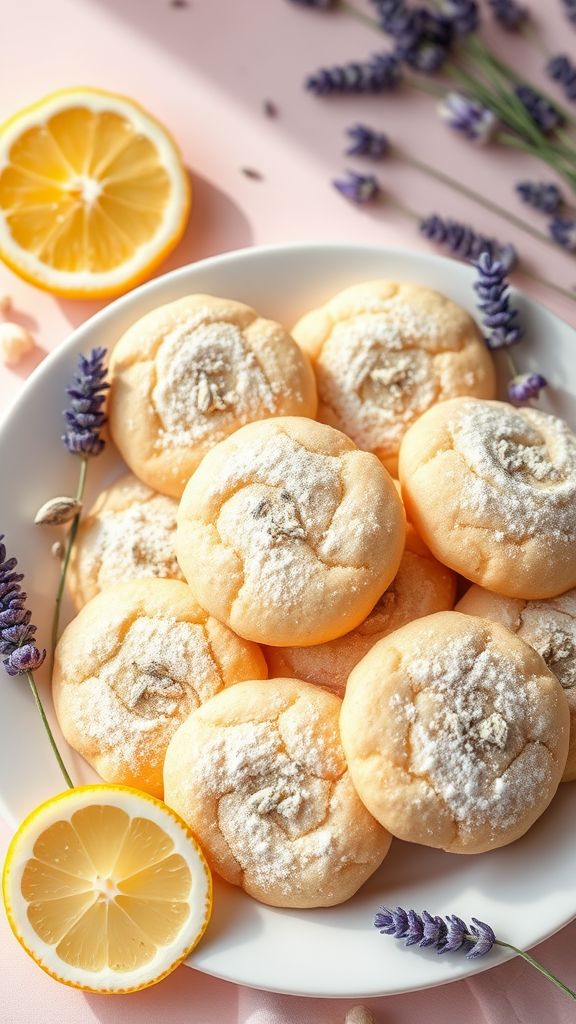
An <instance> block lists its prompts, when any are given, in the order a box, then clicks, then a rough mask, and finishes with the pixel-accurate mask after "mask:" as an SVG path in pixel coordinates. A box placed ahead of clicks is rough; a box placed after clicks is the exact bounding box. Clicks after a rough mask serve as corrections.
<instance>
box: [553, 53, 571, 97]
mask: <svg viewBox="0 0 576 1024" xmlns="http://www.w3.org/2000/svg"><path fill="white" fill-rule="evenodd" d="M546 71H547V72H548V74H549V75H550V78H552V79H553V80H554V81H555V82H558V83H559V84H560V85H561V86H562V87H563V89H564V93H565V95H566V96H567V97H568V99H569V100H576V64H573V63H572V61H571V60H570V58H569V57H567V56H566V54H563V53H560V54H558V56H557V57H552V59H551V60H549V61H548V63H547V65H546Z"/></svg>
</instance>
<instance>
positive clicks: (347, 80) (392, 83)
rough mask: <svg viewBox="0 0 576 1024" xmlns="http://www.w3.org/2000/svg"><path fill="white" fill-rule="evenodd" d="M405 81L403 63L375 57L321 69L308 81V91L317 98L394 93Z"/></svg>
mask: <svg viewBox="0 0 576 1024" xmlns="http://www.w3.org/2000/svg"><path fill="white" fill-rule="evenodd" d="M401 81H402V68H401V65H400V61H399V60H398V59H397V58H396V57H395V56H394V55H393V54H391V53H382V54H375V55H374V56H373V57H372V58H371V60H369V61H364V62H360V61H352V62H350V63H348V64H339V65H336V66H334V67H330V68H319V69H318V71H316V72H315V73H314V74H313V75H310V76H309V77H308V78H307V79H306V83H305V85H306V88H307V89H308V90H309V91H310V92H313V93H316V95H317V96H329V95H331V94H333V93H338V94H343V93H380V92H394V90H395V89H397V88H398V87H399V85H400V83H401Z"/></svg>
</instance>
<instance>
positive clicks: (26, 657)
mask: <svg viewBox="0 0 576 1024" xmlns="http://www.w3.org/2000/svg"><path fill="white" fill-rule="evenodd" d="M45 657H46V651H45V650H44V651H40V650H38V648H37V647H34V645H33V644H24V646H23V647H17V648H16V650H15V651H12V653H11V654H10V655H9V657H8V658H5V659H4V664H5V666H6V671H7V673H8V675H10V676H18V675H20V673H21V672H33V671H34V670H35V669H37V668H40V665H41V664H42V662H43V661H44V659H45Z"/></svg>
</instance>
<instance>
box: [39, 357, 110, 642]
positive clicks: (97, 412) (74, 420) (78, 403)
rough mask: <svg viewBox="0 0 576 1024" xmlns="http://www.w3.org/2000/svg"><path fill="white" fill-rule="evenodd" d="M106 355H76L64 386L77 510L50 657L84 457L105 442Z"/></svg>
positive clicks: (81, 490)
mask: <svg viewBox="0 0 576 1024" xmlns="http://www.w3.org/2000/svg"><path fill="white" fill-rule="evenodd" d="M105 355H106V349H105V348H93V349H92V351H91V352H90V355H89V356H83V355H79V356H78V368H77V370H76V373H75V374H74V376H73V377H72V382H71V384H70V385H69V387H67V388H66V394H67V395H68V397H69V398H70V404H69V408H68V409H66V410H65V412H64V419H65V420H66V424H67V429H66V431H65V433H64V434H63V435H62V441H63V443H64V445H65V447H66V448H67V450H68V451H69V452H70V453H71V454H72V455H79V456H80V471H79V476H78V485H77V488H76V494H75V496H74V499H73V500H74V501H75V502H77V507H78V511H77V512H76V515H75V516H74V518H73V519H72V522H71V525H70V530H69V532H68V537H67V540H66V547H65V550H64V555H63V558H62V565H61V567H60V578H59V580H58V589H57V591H56V599H55V604H54V615H53V618H52V633H51V643H52V657H54V651H55V649H56V643H57V641H58V627H59V621H60V607H61V604H62V596H63V593H64V584H65V581H66V573H67V571H68V564H69V562H70V555H71V552H72V546H73V544H74V541H75V539H76V534H77V532H78V526H79V523H80V515H81V511H82V505H81V502H82V497H83V495H84V487H85V485H86V473H87V469H88V460H89V459H90V458H92V457H95V456H97V455H100V454H101V452H102V451H103V449H104V445H105V441H104V439H103V438H102V437H101V436H100V432H101V430H102V427H103V426H104V424H105V423H106V419H107V417H106V415H105V413H104V412H103V405H104V402H105V392H106V391H107V389H108V388H109V387H110V385H109V384H108V382H107V380H106V377H107V373H108V370H107V368H106V366H105V364H104V357H105Z"/></svg>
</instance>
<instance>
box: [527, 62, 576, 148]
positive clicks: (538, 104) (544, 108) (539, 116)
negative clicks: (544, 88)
mask: <svg viewBox="0 0 576 1024" xmlns="http://www.w3.org/2000/svg"><path fill="white" fill-rule="evenodd" d="M549 66H550V65H549ZM514 92H515V93H516V96H517V97H518V99H519V100H520V102H521V103H522V106H523V107H524V109H525V110H526V112H527V113H528V114H530V117H531V118H532V120H533V122H534V124H535V125H536V127H537V128H539V129H540V131H541V132H542V133H543V134H544V135H549V134H550V132H553V131H555V130H556V128H560V127H561V126H562V125H563V124H564V117H563V115H562V113H561V112H560V111H559V110H558V108H557V107H555V106H554V104H553V103H550V101H549V100H547V99H546V98H545V97H544V96H542V95H541V94H540V93H539V92H538V91H537V90H536V89H533V88H532V86H531V85H524V84H521V85H516V86H514ZM575 95H576V93H575Z"/></svg>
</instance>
